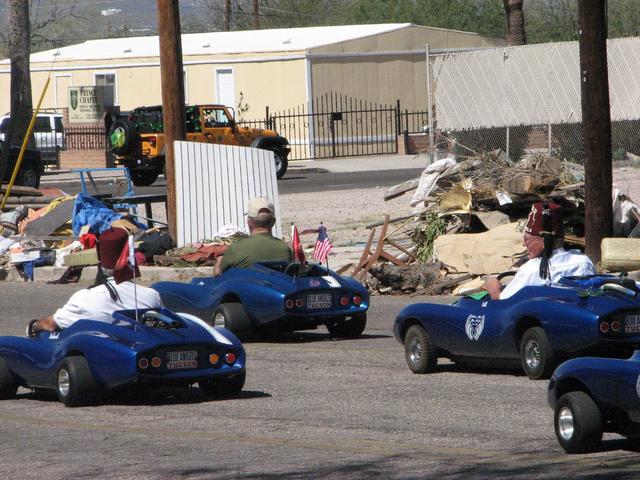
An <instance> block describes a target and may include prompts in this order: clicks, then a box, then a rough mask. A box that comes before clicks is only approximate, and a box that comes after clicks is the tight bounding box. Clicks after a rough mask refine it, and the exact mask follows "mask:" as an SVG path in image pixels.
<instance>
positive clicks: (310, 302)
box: [307, 293, 331, 308]
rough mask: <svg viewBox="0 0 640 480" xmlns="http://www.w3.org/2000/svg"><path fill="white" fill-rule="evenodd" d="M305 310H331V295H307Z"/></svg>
mask: <svg viewBox="0 0 640 480" xmlns="http://www.w3.org/2000/svg"><path fill="white" fill-rule="evenodd" d="M307 308H331V294H330V293H320V294H315V295H307Z"/></svg>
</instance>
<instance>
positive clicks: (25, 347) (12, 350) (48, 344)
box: [0, 309, 245, 407]
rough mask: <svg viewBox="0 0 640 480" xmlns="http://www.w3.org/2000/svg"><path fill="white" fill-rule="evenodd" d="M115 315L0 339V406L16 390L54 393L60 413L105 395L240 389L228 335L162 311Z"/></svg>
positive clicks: (239, 368)
mask: <svg viewBox="0 0 640 480" xmlns="http://www.w3.org/2000/svg"><path fill="white" fill-rule="evenodd" d="M137 312H138V313H137V315H138V319H137V320H136V311H135V310H121V311H118V312H114V313H113V316H112V321H111V322H110V323H109V322H104V321H95V320H79V321H77V322H76V323H74V324H73V325H71V326H70V327H69V328H66V329H64V330H61V331H59V332H53V333H49V332H41V333H39V334H38V335H36V336H35V337H14V336H5V337H0V399H9V398H13V397H15V395H16V392H17V389H18V387H19V386H24V387H27V388H32V389H38V390H55V392H56V393H57V396H58V398H59V400H60V401H61V402H62V403H64V404H65V405H66V406H67V407H77V406H83V405H88V404H91V403H95V402H97V401H99V400H100V398H101V397H102V395H103V394H104V393H106V392H108V391H109V390H112V389H116V388H121V387H127V386H132V385H135V384H141V385H149V386H153V385H161V386H165V385H176V386H184V387H187V386H189V385H190V384H194V383H196V382H197V383H198V385H199V387H200V389H201V390H202V392H203V393H204V394H205V395H206V396H220V397H225V396H233V395H237V394H239V393H240V391H241V390H242V387H243V386H244V382H245V351H244V347H243V346H242V344H241V343H240V341H239V340H238V338H236V336H235V335H233V334H232V333H231V332H229V331H226V330H222V329H214V328H212V327H211V326H209V325H207V324H206V323H205V322H203V321H202V320H201V319H199V318H196V317H193V316H191V315H188V314H182V313H181V314H175V313H173V312H171V311H169V310H166V309H157V310H156V309H147V310H143V309H141V310H138V311H137Z"/></svg>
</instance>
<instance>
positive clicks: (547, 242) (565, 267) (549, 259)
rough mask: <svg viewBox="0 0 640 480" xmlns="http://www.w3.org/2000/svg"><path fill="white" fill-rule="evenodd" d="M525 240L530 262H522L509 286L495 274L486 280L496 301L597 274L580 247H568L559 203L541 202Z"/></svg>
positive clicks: (531, 215)
mask: <svg viewBox="0 0 640 480" xmlns="http://www.w3.org/2000/svg"><path fill="white" fill-rule="evenodd" d="M523 243H524V245H525V247H526V248H527V255H528V257H529V261H527V263H525V264H524V265H522V267H520V269H519V270H518V272H517V273H516V275H515V276H514V277H513V280H512V281H511V282H509V284H508V285H507V286H506V287H504V288H503V287H502V284H501V283H500V282H499V281H498V279H497V278H496V277H494V276H490V277H487V278H486V279H485V288H486V290H487V292H489V295H490V296H491V298H492V299H493V300H498V299H500V300H503V299H505V298H509V297H511V296H512V295H513V294H515V293H516V292H517V291H518V290H520V289H521V288H523V287H526V286H530V285H549V284H551V283H557V282H558V281H559V280H560V279H561V278H563V277H572V276H584V275H594V274H595V273H596V270H595V267H594V266H593V263H592V262H591V260H590V259H589V257H587V256H586V255H583V254H582V253H580V251H579V250H565V249H564V248H563V245H564V226H563V224H562V213H561V207H560V205H558V204H557V203H552V202H549V203H547V202H537V203H534V204H533V205H532V206H531V212H530V213H529V217H528V218H527V224H526V226H525V228H524V238H523Z"/></svg>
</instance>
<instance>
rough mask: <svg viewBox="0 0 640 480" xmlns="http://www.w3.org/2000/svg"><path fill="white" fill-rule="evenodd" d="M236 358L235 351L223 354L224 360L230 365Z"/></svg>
mask: <svg viewBox="0 0 640 480" xmlns="http://www.w3.org/2000/svg"><path fill="white" fill-rule="evenodd" d="M237 358H238V357H236V354H235V353H233V352H229V353H227V354H226V355H225V356H224V361H225V362H227V363H228V364H229V365H231V364H232V363H235V362H236V360H237Z"/></svg>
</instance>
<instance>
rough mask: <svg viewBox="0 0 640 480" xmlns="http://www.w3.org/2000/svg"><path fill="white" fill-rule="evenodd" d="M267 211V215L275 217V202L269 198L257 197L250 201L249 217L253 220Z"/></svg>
mask: <svg viewBox="0 0 640 480" xmlns="http://www.w3.org/2000/svg"><path fill="white" fill-rule="evenodd" d="M265 210H266V211H267V212H265V213H269V214H271V215H273V214H274V213H275V209H274V208H273V202H271V200H269V199H268V198H267V197H255V198H252V199H251V200H249V208H248V209H247V215H248V216H250V217H251V218H256V217H257V216H258V215H259V214H260V212H263V211H265Z"/></svg>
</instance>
